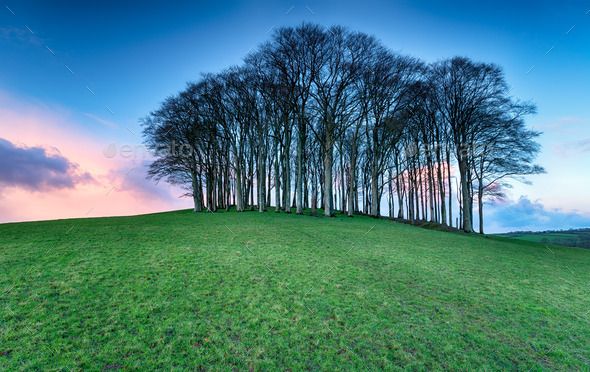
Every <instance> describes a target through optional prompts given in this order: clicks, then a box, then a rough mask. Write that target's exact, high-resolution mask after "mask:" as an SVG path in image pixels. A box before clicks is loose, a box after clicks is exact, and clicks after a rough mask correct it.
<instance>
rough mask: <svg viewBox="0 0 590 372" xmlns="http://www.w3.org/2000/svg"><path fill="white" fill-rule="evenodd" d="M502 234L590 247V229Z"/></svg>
mask: <svg viewBox="0 0 590 372" xmlns="http://www.w3.org/2000/svg"><path fill="white" fill-rule="evenodd" d="M501 236H505V237H509V238H515V239H521V240H528V241H531V242H537V243H543V244H557V245H564V246H566V247H580V248H590V229H572V230H563V231H539V232H534V231H521V232H513V233H507V234H501Z"/></svg>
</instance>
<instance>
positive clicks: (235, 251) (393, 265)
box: [0, 211, 590, 370]
mask: <svg viewBox="0 0 590 372" xmlns="http://www.w3.org/2000/svg"><path fill="white" fill-rule="evenodd" d="M0 239H1V240H0V273H1V274H0V370H13V369H59V370H61V369H63V370H66V369H74V370H78V369H85V370H102V369H117V368H126V369H156V368H160V369H167V370H170V369H174V368H190V369H201V368H205V369H208V368H213V369H224V370H225V369H232V368H237V369H276V368H285V367H289V368H291V369H293V370H300V369H314V370H315V369H336V368H342V369H381V368H383V369H399V368H411V369H433V368H461V369H472V368H476V367H477V368H481V369H498V368H502V369H514V368H518V369H541V368H547V369H584V368H589V367H588V366H589V363H590V323H589V316H590V314H589V313H588V311H589V310H590V306H589V305H590V297H589V293H590V291H589V289H590V288H589V284H590V251H588V250H582V249H566V248H560V247H545V246H543V245H538V244H535V243H528V242H517V241H510V240H506V239H500V238H493V239H490V238H484V237H477V236H465V235H461V234H453V233H444V232H437V231H430V230H425V229H420V228H416V227H412V226H408V225H404V224H397V223H393V222H391V221H385V220H375V219H371V218H368V217H354V218H347V217H344V216H342V217H336V218H314V217H309V216H296V215H285V214H275V213H272V212H269V213H266V214H259V213H257V212H247V213H242V214H238V213H232V212H230V213H216V214H211V213H202V214H198V215H195V214H193V213H191V212H189V211H181V212H173V213H163V214H154V215H146V216H138V217H117V218H98V219H78V220H62V221H52V222H34V223H20V224H5V225H0Z"/></svg>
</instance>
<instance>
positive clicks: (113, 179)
mask: <svg viewBox="0 0 590 372" xmlns="http://www.w3.org/2000/svg"><path fill="white" fill-rule="evenodd" d="M303 22H309V23H314V24H319V25H322V26H332V25H342V26H345V27H347V28H348V29H350V30H352V31H360V32H365V33H367V34H370V35H374V36H375V37H376V38H377V39H379V40H380V41H381V42H382V43H383V44H384V45H385V46H386V47H388V48H390V49H391V50H393V51H397V52H400V53H404V54H407V55H410V56H413V57H416V58H419V59H421V60H423V61H425V62H426V63H432V62H436V61H439V60H442V59H444V58H450V57H454V56H465V57H469V58H471V59H473V60H474V61H478V62H479V61H481V62H489V63H494V64H497V65H499V66H501V67H502V68H503V70H504V73H505V75H506V80H507V82H508V84H509V85H510V88H511V93H512V95H514V96H515V97H518V98H520V99H523V100H526V101H531V102H533V103H534V104H536V106H537V111H538V112H537V114H535V115H532V116H528V117H527V118H526V123H527V125H528V126H529V127H530V128H533V129H534V130H537V131H540V132H542V133H543V134H542V135H541V136H540V137H539V138H538V142H539V143H540V144H541V146H542V149H541V152H540V153H539V156H538V158H537V159H536V162H537V163H538V164H539V165H541V166H543V167H544V168H545V170H546V173H545V174H540V175H534V176H530V177H527V179H528V180H529V181H530V183H521V182H516V181H514V182H512V188H509V189H508V190H507V197H506V198H505V199H504V200H502V201H495V202H493V203H490V204H489V205H487V206H486V208H487V210H486V223H487V231H489V232H491V233H494V232H506V231H516V230H550V229H567V228H580V227H590V191H588V190H589V189H588V184H590V167H589V166H588V164H589V163H590V106H589V105H588V99H587V92H588V87H589V86H590V48H589V47H588V41H589V40H590V10H589V9H588V3H585V2H577V1H575V2H569V3H567V4H565V5H564V4H559V5H558V6H557V5H556V4H550V3H548V2H540V3H538V2H535V3H533V2H531V3H523V4H518V3H511V2H503V3H497V2H477V3H473V2H467V1H466V2H463V3H460V4H454V5H451V4H449V3H448V2H443V1H426V2H423V3H422V4H421V5H415V4H413V3H412V2H407V1H401V2H398V1H393V2H379V1H366V2H362V3H356V2H352V1H350V2H349V1H346V2H332V3H322V4H319V3H318V4H316V3H299V2H295V3H293V2H263V1H261V2H258V3H256V5H252V4H245V3H242V2H233V3H228V4H220V3H217V2H204V3H200V4H196V3H195V4H193V3H190V2H181V3H180V4H174V5H172V4H169V3H165V2H158V3H153V2H149V3H147V4H143V3H139V2H138V3H135V4H125V5H123V4H119V3H118V2H114V1H106V2H96V3H94V2H92V3H91V4H86V3H85V2H80V3H69V2H62V1H58V2H54V3H53V4H51V3H50V2H48V3H44V2H35V1H19V2H14V1H9V2H6V3H4V4H3V6H2V8H0V56H1V57H0V223H3V222H17V221H31V220H46V219H61V218H72V217H98V216H114V215H133V214H142V213H151V212H160V211H166V210H175V209H185V208H191V205H192V200H191V198H190V197H189V198H186V197H183V195H184V194H185V193H186V191H185V190H183V189H182V188H180V187H175V186H170V185H168V184H167V183H165V182H164V181H161V182H158V183H155V182H154V181H153V180H149V179H147V178H146V176H147V173H146V172H147V165H148V164H149V161H150V160H151V159H152V156H151V155H150V153H149V152H148V151H147V150H146V148H145V147H144V145H143V138H142V126H141V124H140V121H141V119H142V118H144V117H146V116H147V115H148V114H149V113H150V112H152V111H153V110H154V109H156V108H157V107H158V105H159V104H160V103H161V102H162V101H164V100H165V99H166V97H169V96H171V95H173V94H176V93H177V92H178V91H180V90H181V89H184V88H185V87H186V83H187V82H190V81H196V80H198V79H199V77H200V76H201V75H202V74H205V73H209V72H213V73H215V72H220V71H222V70H224V69H226V68H228V67H230V66H232V65H237V64H240V63H241V61H242V60H243V58H244V57H246V56H247V54H248V53H249V52H251V51H252V50H253V49H255V48H256V47H257V46H259V45H260V44H262V43H264V42H266V41H268V40H269V39H270V37H271V35H272V33H273V32H274V30H275V29H276V28H278V27H281V26H293V25H295V26H296V25H299V24H302V23H303Z"/></svg>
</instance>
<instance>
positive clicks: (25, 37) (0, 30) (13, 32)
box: [0, 26, 44, 46]
mask: <svg viewBox="0 0 590 372" xmlns="http://www.w3.org/2000/svg"><path fill="white" fill-rule="evenodd" d="M0 40H3V41H7V42H16V43H19V44H25V45H34V46H43V45H44V43H43V39H41V38H40V37H39V36H38V35H37V34H35V33H34V32H33V30H31V29H30V28H29V27H28V26H25V27H24V28H20V27H12V26H11V27H0Z"/></svg>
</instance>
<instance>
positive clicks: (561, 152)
mask: <svg viewBox="0 0 590 372" xmlns="http://www.w3.org/2000/svg"><path fill="white" fill-rule="evenodd" d="M554 150H555V153H556V154H557V155H558V156H562V157H571V156H576V155H580V154H588V153H590V138H584V139H581V140H577V141H569V142H564V143H561V144H559V145H556V146H555V149H554Z"/></svg>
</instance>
